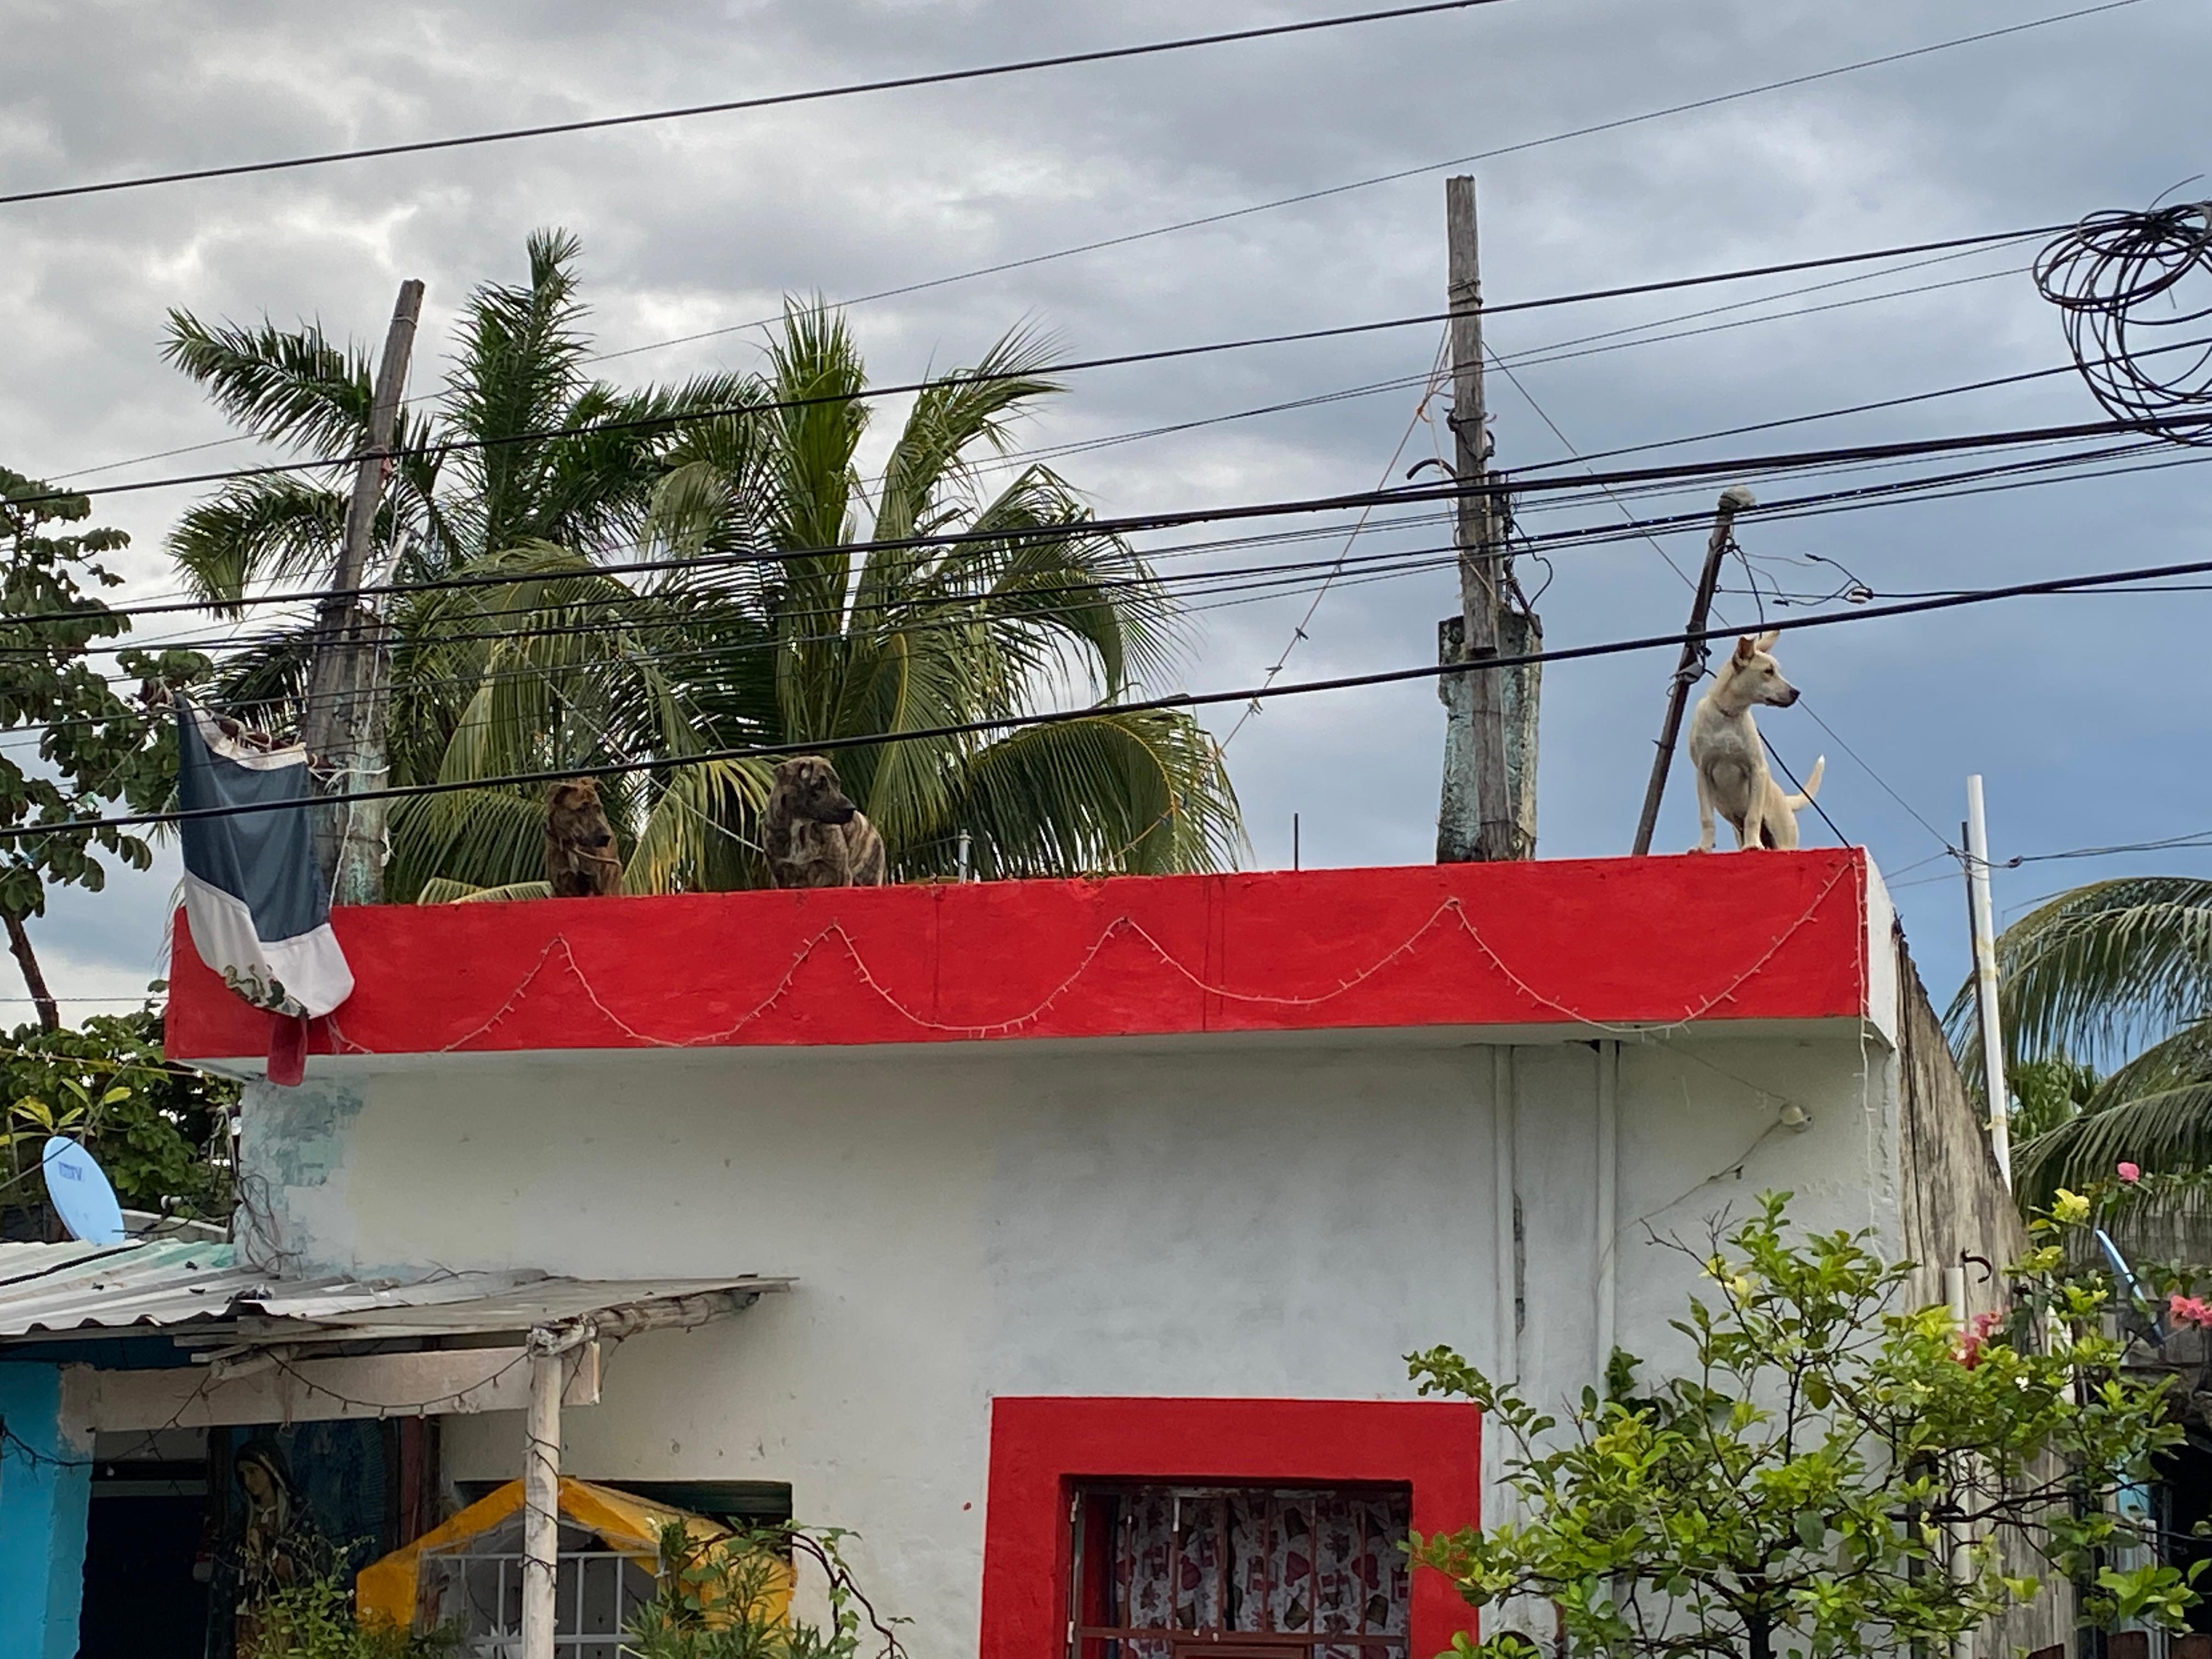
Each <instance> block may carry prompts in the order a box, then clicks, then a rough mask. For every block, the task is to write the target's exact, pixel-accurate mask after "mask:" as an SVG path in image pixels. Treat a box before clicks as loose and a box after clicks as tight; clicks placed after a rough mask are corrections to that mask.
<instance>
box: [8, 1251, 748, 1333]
mask: <svg viewBox="0 0 2212 1659" xmlns="http://www.w3.org/2000/svg"><path fill="white" fill-rule="evenodd" d="M790 1283H791V1281H790V1280H789V1279H766V1278H762V1277H759V1276H757V1275H754V1274H732V1275H729V1276H727V1277H724V1278H720V1279H568V1278H562V1277H558V1276H556V1275H552V1274H548V1273H536V1272H531V1271H521V1272H506V1273H441V1274H439V1275H438V1276H436V1277H435V1278H432V1279H421V1280H416V1281H414V1282H411V1283H410V1282H407V1281H404V1280H398V1279H373V1280H372V1279H345V1278H329V1279H280V1278H277V1277H276V1276H274V1275H272V1274H271V1273H270V1272H269V1271H268V1270H267V1269H266V1268H262V1267H254V1266H252V1264H250V1263H244V1262H241V1261H239V1259H238V1255H237V1250H236V1248H235V1247H234V1246H233V1245H231V1244H228V1243H214V1242H209V1241H199V1240H181V1241H179V1240H169V1241H161V1242H158V1243H157V1242H146V1243H128V1244H118V1245H88V1244H0V1340H7V1339H9V1338H24V1337H31V1336H40V1335H58V1334H67V1333H70V1332H82V1331H124V1330H174V1329H178V1328H183V1327H194V1328H203V1329H207V1330H209V1331H210V1334H212V1332H213V1330H214V1329H216V1328H229V1329H231V1330H234V1331H235V1332H236V1334H238V1335H239V1336H240V1338H242V1339H244V1340H278V1339H284V1340H314V1339H315V1338H317V1337H322V1338H325V1339H330V1338H343V1339H345V1340H365V1339H368V1338H372V1337H374V1338H379V1339H381V1338H385V1337H432V1336H458V1335H465V1334H466V1335H483V1334H495V1333H501V1332H523V1331H527V1330H529V1329H531V1328H532V1327H533V1326H538V1325H556V1324H560V1323H562V1322H566V1321H568V1320H574V1319H581V1318H586V1317H590V1318H597V1319H599V1320H600V1321H601V1322H602V1323H603V1324H605V1325H607V1326H609V1327H611V1330H610V1332H609V1334H615V1333H616V1332H618V1331H619V1330H620V1329H622V1328H624V1327H625V1326H629V1327H637V1328H641V1327H643V1326H644V1325H647V1324H651V1323H657V1322H665V1316H667V1315H668V1314H670V1313H671V1312H678V1313H680V1312H681V1311H682V1310H683V1309H684V1306H685V1304H694V1303H696V1304H698V1310H699V1313H700V1316H701V1317H702V1318H708V1317H713V1316H714V1315H715V1314H717V1313H718V1312H723V1311H733V1310H735V1309H736V1308H738V1307H742V1306H744V1304H746V1303H748V1302H750V1300H751V1299H752V1298H753V1297H756V1296H758V1295H760V1294H761V1293H763V1291H781V1290H785V1289H787V1288H788V1287H789V1285H790Z"/></svg>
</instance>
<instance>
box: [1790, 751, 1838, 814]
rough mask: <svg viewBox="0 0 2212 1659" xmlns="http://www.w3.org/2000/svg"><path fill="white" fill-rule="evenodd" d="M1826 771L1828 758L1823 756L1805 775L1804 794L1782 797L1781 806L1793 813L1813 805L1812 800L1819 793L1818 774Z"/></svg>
mask: <svg viewBox="0 0 2212 1659" xmlns="http://www.w3.org/2000/svg"><path fill="white" fill-rule="evenodd" d="M1827 769H1828V757H1826V755H1823V756H1821V757H1820V759H1818V760H1816V761H1814V763H1813V769H1812V770H1811V771H1810V772H1808V773H1807V774H1806V775H1805V793H1803V794H1802V795H1784V797H1783V798H1782V804H1783V805H1784V806H1787V807H1788V808H1789V809H1790V811H1793V812H1802V811H1804V810H1805V809H1806V808H1807V807H1808V806H1810V805H1812V804H1813V798H1814V796H1815V795H1817V794H1819V793H1820V774H1821V773H1823V772H1825V771H1826V770H1827Z"/></svg>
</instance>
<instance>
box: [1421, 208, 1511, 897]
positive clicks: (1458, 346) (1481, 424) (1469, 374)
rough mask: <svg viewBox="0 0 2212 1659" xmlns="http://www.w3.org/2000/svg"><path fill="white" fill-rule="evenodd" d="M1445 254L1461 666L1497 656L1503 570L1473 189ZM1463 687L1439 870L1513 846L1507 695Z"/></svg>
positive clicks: (1494, 675)
mask: <svg viewBox="0 0 2212 1659" xmlns="http://www.w3.org/2000/svg"><path fill="white" fill-rule="evenodd" d="M1444 219H1445V231H1446V235H1447V238H1448V240H1449V252H1450V286H1449V290H1448V293H1449V301H1450V309H1451V313H1452V319H1451V355H1452V415H1451V427H1452V435H1453V438H1454V447H1453V465H1452V471H1453V473H1454V475H1455V477H1457V478H1458V480H1459V482H1460V483H1461V484H1462V485H1463V486H1467V487H1468V493H1467V494H1465V495H1462V496H1461V497H1460V499H1459V525H1458V535H1457V538H1456V539H1457V541H1458V544H1459V592H1460V615H1461V619H1462V622H1461V625H1462V630H1463V631H1462V641H1463V642H1464V643H1463V649H1464V650H1465V653H1466V660H1468V662H1470V663H1476V664H1480V663H1481V662H1483V661H1484V660H1486V659H1493V658H1495V657H1496V656H1497V655H1498V612H1499V611H1500V609H1501V604H1500V601H1501V599H1502V598H1503V589H1504V580H1503V578H1504V569H1503V564H1502V561H1501V560H1500V558H1499V556H1498V516H1499V515H1498V505H1497V503H1496V502H1495V501H1492V499H1491V494H1490V491H1489V490H1488V489H1486V488H1482V487H1480V486H1486V485H1487V484H1488V483H1489V482H1490V471H1489V468H1490V436H1489V432H1488V429H1487V422H1486V415H1485V408H1484V402H1483V386H1482V310H1481V307H1482V262H1481V253H1480V240H1479V239H1478V237H1477V234H1476V227H1475V210H1474V179H1470V178H1457V179H1449V180H1447V181H1446V182H1445V185H1444ZM1459 678H1461V679H1462V680H1463V681H1464V682H1465V684H1466V696H1467V708H1468V733H1467V736H1468V741H1467V743H1466V744H1465V746H1464V748H1463V749H1462V748H1459V747H1458V746H1456V745H1455V746H1453V747H1451V748H1448V749H1447V751H1446V752H1447V757H1448V760H1447V765H1446V769H1445V775H1444V787H1443V810H1442V811H1441V813H1440V814H1439V821H1438V825H1437V859H1438V860H1439V861H1441V862H1444V863H1461V862H1466V861H1468V860H1477V859H1480V860H1498V859H1510V858H1512V857H1513V856H1515V854H1516V840H1517V837H1516V834H1515V817H1514V811H1513V803H1512V798H1511V793H1510V789H1509V787H1508V785H1507V781H1506V771H1505V710H1504V688H1503V687H1502V686H1501V685H1500V684H1498V671H1497V670H1495V669H1486V668H1481V667H1476V668H1474V669H1473V670H1472V671H1469V672H1468V673H1465V674H1463V675H1462V676H1460V677H1459Z"/></svg>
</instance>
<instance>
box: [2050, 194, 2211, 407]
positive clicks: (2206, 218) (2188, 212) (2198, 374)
mask: <svg viewBox="0 0 2212 1659" xmlns="http://www.w3.org/2000/svg"><path fill="white" fill-rule="evenodd" d="M2192 278H2194V279H2195V288H2196V295H2197V297H2196V298H2195V299H2194V300H2185V299H2183V298H2182V297H2181V295H2182V293H2183V290H2184V285H2185V284H2187V283H2190V282H2191V279H2192ZM2207 279H2212V202H2193V203H2189V204H2184V205H2180V206H2175V207H2166V208H2153V209H2151V210H2149V211H2148V212H2142V213H2137V212H2115V213H2097V214H2092V215H2091V216H2089V217H2087V219H2084V220H2083V221H2082V222H2081V223H2080V224H2078V225H2075V226H2074V227H2073V228H2070V229H2069V230H2068V231H2066V232H2065V233H2064V234H2063V235H2061V236H2059V237H2058V238H2057V240H2055V241H2053V242H2052V243H2051V246H2048V247H2047V248H2045V250H2044V251H2043V252H2042V254H2041V255H2040V256H2039V258H2037V260H2036V262H2035V283H2036V288H2037V289H2038V290H2039V292H2040V293H2041V294H2042V295H2043V297H2044V298H2045V299H2046V300H2048V301H2051V304H2053V305H2055V306H2057V307H2058V308H2059V311H2060V313H2061V314H2062V316H2063V319H2064V323H2065V329H2066V343H2067V345H2068V346H2069V348H2070V349H2072V351H2073V353H2074V361H2075V366H2076V367H2077V368H2079V369H2080V371H2081V379H2082V380H2083V382H2084V383H2085V384H2086V385H2087V386H2088V388H2089V392H2090V395H2091V396H2093V398H2096V400H2097V402H2098V403H2099V404H2100V405H2102V406H2103V408H2104V409H2105V410H2106V412H2108V413H2109V414H2111V415H2112V416H2114V417H2116V418H2118V419H2120V420H2128V421H2148V420H2154V419H2159V418H2162V417H2164V416H2171V415H2174V414H2177V413H2182V412H2188V411H2194V410H2204V409H2212V348H2207V349H2204V350H2203V351H2201V352H2200V353H2199V354H2198V356H2197V359H2196V361H2195V362H2191V363H2188V364H2185V365H2184V366H2182V367H2181V368H2179V369H2178V370H2169V371H2168V372H2167V373H2166V374H2164V375H2154V374H2149V373H2148V372H2147V371H2146V370H2144V369H2143V368H2142V367H2141V366H2140V364H2141V359H2142V357H2143V356H2148V355H2149V354H2148V353H2138V352H2136V351H2134V350H2133V349H2131V347H2130V332H2131V331H2134V330H2138V329H2173V328H2182V327H2186V326H2188V325H2191V324H2193V323H2201V322H2203V320H2204V319H2206V318H2208V317H2212V281H2208V280H2207ZM2154 305H2155V306H2156V307H2158V314H2157V315H2155V316H2147V315H2145V314H2144V313H2145V311H2146V310H2147V309H2148V307H2152V306H2154ZM2166 435H2167V436H2168V437H2170V438H2172V441H2174V442H2176V443H2212V436H2208V435H2205V434H2203V433H2192V432H2189V431H2174V430H2172V429H2170V428H2169V429H2167V432H2166Z"/></svg>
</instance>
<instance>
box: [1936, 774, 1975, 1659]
mask: <svg viewBox="0 0 2212 1659" xmlns="http://www.w3.org/2000/svg"><path fill="white" fill-rule="evenodd" d="M1974 781H1975V783H1976V784H1977V785H1979V783H1980V782H1981V780H1980V779H1979V778H1977V779H1975V780H1974ZM1974 793H1975V796H1976V799H1979V797H1980V794H1981V791H1980V789H1979V788H1978V787H1977V788H1976V790H1975V791H1974ZM1943 1288H1944V1290H1945V1291H1947V1292H1948V1296H1949V1299H1950V1303H1951V1328H1952V1329H1953V1330H1954V1331H1955V1332H1957V1333H1958V1334H1960V1336H1964V1335H1965V1334H1966V1268H1965V1267H1963V1266H1962V1267H1946V1268H1944V1269H1943ZM1972 1577H1973V1561H1972V1557H1971V1556H1970V1555H1969V1553H1967V1539H1966V1528H1963V1527H1956V1526H1954V1527H1953V1528H1952V1529H1951V1579H1952V1582H1953V1583H1960V1584H1963V1583H1966V1582H1967V1581H1968V1580H1970V1579H1971V1578H1972ZM1973 1651H1974V1638H1973V1633H1972V1632H1971V1631H1961V1632H1960V1633H1959V1635H1958V1638H1957V1639H1956V1640H1954V1642H1953V1643H1952V1644H1951V1659H1972V1654H1973Z"/></svg>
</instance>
